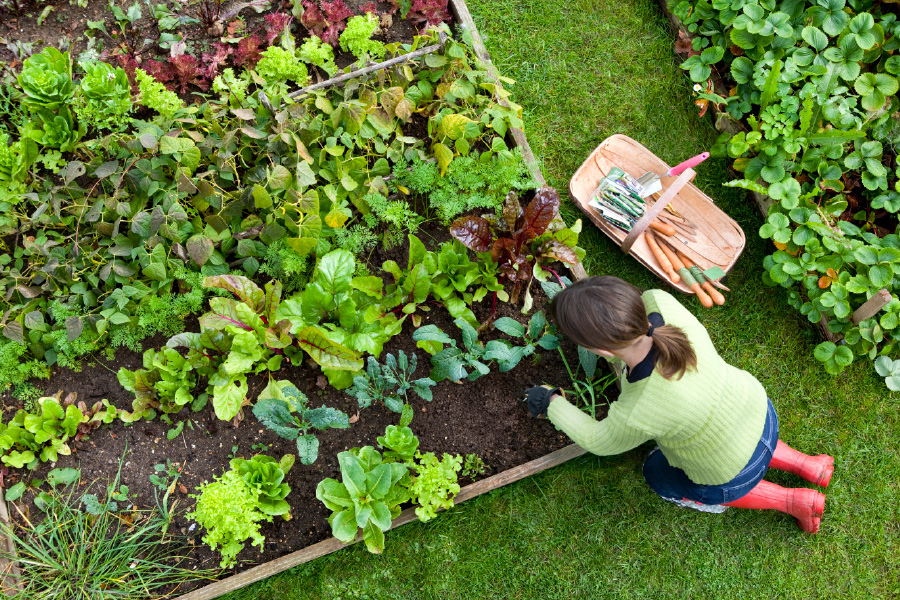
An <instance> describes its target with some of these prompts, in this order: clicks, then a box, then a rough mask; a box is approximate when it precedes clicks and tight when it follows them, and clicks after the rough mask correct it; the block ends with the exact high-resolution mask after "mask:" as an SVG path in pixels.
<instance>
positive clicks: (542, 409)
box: [525, 385, 565, 417]
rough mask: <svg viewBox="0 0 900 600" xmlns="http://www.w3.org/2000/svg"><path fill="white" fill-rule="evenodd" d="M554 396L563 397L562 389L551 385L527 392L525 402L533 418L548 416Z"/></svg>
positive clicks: (539, 386) (536, 387) (530, 389)
mask: <svg viewBox="0 0 900 600" xmlns="http://www.w3.org/2000/svg"><path fill="white" fill-rule="evenodd" d="M553 396H563V397H565V395H564V394H563V391H562V389H561V388H554V387H550V386H549V385H538V386H535V387H530V388H528V389H527V390H525V402H526V404H528V412H530V413H531V416H532V417H541V416H544V417H546V416H547V407H548V406H550V401H551V400H552V399H553Z"/></svg>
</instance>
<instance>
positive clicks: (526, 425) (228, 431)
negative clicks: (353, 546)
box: [0, 225, 615, 591]
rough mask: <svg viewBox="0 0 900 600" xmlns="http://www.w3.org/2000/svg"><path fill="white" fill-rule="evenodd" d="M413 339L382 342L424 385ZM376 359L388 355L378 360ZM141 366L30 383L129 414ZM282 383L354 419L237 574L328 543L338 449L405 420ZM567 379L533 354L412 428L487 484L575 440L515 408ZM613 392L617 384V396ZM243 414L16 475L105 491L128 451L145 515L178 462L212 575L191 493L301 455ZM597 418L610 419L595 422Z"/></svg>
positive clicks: (110, 443) (493, 334) (130, 356)
mask: <svg viewBox="0 0 900 600" xmlns="http://www.w3.org/2000/svg"><path fill="white" fill-rule="evenodd" d="M419 237H420V238H421V239H422V240H423V241H425V243H426V245H427V246H429V247H430V248H432V249H433V248H434V246H436V245H437V243H439V242H441V241H445V240H446V239H448V238H449V235H448V233H447V230H446V228H443V227H441V226H440V225H435V226H432V227H429V228H428V229H427V230H424V231H420V232H419ZM407 255H408V248H407V247H395V248H392V249H389V250H384V249H377V250H375V251H374V252H373V253H372V255H371V256H370V257H369V264H370V265H372V266H373V269H372V271H373V272H378V270H377V268H375V267H376V266H378V265H380V264H381V263H382V262H383V261H385V260H388V259H393V260H396V261H397V262H398V263H399V264H401V265H405V264H406V260H407ZM532 291H533V292H536V298H535V310H541V308H542V306H543V305H544V303H545V301H546V298H545V297H544V295H543V293H542V292H541V291H540V288H539V287H537V286H534V287H533V289H532ZM491 306H492V298H491V296H488V297H487V298H485V300H484V301H482V302H481V303H480V304H478V305H476V306H474V307H473V310H474V312H475V315H476V317H477V318H478V319H479V320H481V321H484V320H486V319H487V318H488V317H489V315H490V313H491ZM424 315H425V318H424V319H423V321H422V324H423V325H425V324H429V323H434V324H436V325H438V326H439V327H440V328H441V329H442V330H444V331H446V332H448V333H450V335H454V336H455V337H457V339H459V335H458V329H457V328H456V326H455V325H453V323H452V318H451V317H450V315H449V314H448V313H447V312H446V309H444V308H443V307H442V306H440V305H434V306H433V307H432V310H430V311H428V312H427V313H424ZM501 316H509V317H512V318H515V319H518V320H520V321H522V322H526V321H527V319H528V318H529V317H527V316H523V315H522V314H521V312H520V310H519V308H518V307H513V306H511V305H509V304H507V303H503V302H498V303H497V305H496V315H495V317H497V318H499V317H501ZM191 321H192V322H193V324H192V325H189V328H190V329H196V327H197V325H196V321H194V320H193V319H192V320H191ZM412 332H413V325H412V323H411V321H410V320H407V322H406V323H405V324H404V327H403V331H402V332H401V334H400V335H398V336H396V337H394V338H393V339H392V340H391V341H390V342H388V344H386V346H385V352H391V353H394V354H395V355H396V354H397V353H398V351H400V350H403V351H404V352H406V353H407V354H413V353H415V354H417V356H418V368H417V370H416V373H415V375H414V376H415V377H417V378H418V377H426V376H427V375H428V373H429V371H430V368H431V365H430V360H429V356H428V355H427V354H426V353H425V352H424V351H423V350H420V349H418V348H416V346H415V342H414V341H413V340H412V337H411V336H412ZM501 337H504V334H502V333H501V332H499V331H497V330H494V331H490V332H487V333H483V334H481V336H480V339H481V340H482V341H487V340H490V339H495V338H501ZM163 343H164V340H162V339H153V340H147V343H146V344H145V346H146V347H152V346H160V345H162V344H163ZM562 344H563V345H562V349H563V352H564V353H565V354H566V356H567V359H568V361H569V364H570V365H572V366H573V368H574V366H575V365H576V364H577V361H578V359H577V351H576V349H575V347H574V346H573V345H572V344H571V343H570V342H568V341H567V340H562ZM381 358H382V359H383V355H382V357H381ZM140 366H141V355H139V354H137V353H134V352H130V351H127V350H120V351H119V352H118V353H117V354H116V355H115V358H114V360H112V361H108V362H107V361H101V360H97V361H95V362H93V363H89V364H85V366H84V368H83V370H82V371H81V372H78V373H75V372H72V371H70V370H67V369H57V371H56V372H55V373H54V374H53V376H52V377H51V378H50V380H49V381H35V382H34V383H35V384H36V385H37V386H38V387H40V388H41V389H43V390H45V391H47V392H49V393H55V392H56V391H57V390H62V391H63V393H64V394H68V393H70V392H76V393H77V394H78V399H79V400H85V401H86V402H87V403H88V404H89V405H90V404H91V403H93V402H95V401H97V400H100V399H103V398H107V399H109V401H110V402H111V403H112V404H114V405H115V406H116V407H118V408H126V409H130V408H131V401H132V400H133V397H132V396H131V394H129V393H128V392H126V391H125V390H124V389H123V388H122V387H121V386H120V385H119V383H118V381H117V379H116V371H117V370H118V369H119V368H121V367H126V368H129V369H135V368H140ZM276 377H277V378H278V379H288V380H290V381H291V382H293V383H294V384H295V385H296V386H297V387H298V388H299V389H300V390H301V391H303V392H304V393H305V394H306V395H307V396H308V398H309V401H310V405H311V406H312V407H316V406H321V405H326V406H332V407H335V408H338V409H340V410H342V411H344V412H346V413H347V414H348V415H351V420H352V421H355V422H354V423H353V425H351V427H350V428H349V429H344V430H329V431H326V432H323V433H318V434H317V437H318V438H319V440H320V443H321V446H320V449H319V458H318V460H317V461H316V462H315V463H314V464H313V465H310V466H304V465H301V464H300V462H299V461H297V463H296V464H295V465H294V467H293V468H292V470H291V471H290V472H289V473H288V475H287V479H286V482H287V483H288V484H289V485H290V486H291V490H292V491H291V493H290V495H289V496H288V497H287V500H288V501H289V503H290V505H291V515H292V519H291V520H290V521H284V520H282V519H281V518H276V520H275V521H274V522H273V523H267V524H264V525H263V527H262V533H263V534H264V535H265V537H266V543H265V547H264V548H263V551H262V552H259V551H258V550H257V549H256V548H251V547H249V546H247V547H246V548H245V549H244V551H242V552H241V554H240V555H239V559H240V561H239V563H238V565H237V566H236V567H235V569H234V572H239V571H241V570H244V569H246V568H248V567H249V566H252V565H253V564H256V563H261V562H266V561H269V560H273V559H275V558H278V557H279V556H283V555H284V554H287V553H290V552H293V551H296V550H299V549H301V548H303V547H305V546H308V545H310V544H313V543H315V542H318V541H321V540H324V539H326V538H328V537H330V536H331V530H330V526H329V524H328V522H327V517H328V515H329V514H330V511H329V510H328V509H326V508H325V506H324V505H323V504H322V503H321V502H319V501H318V500H317V499H316V497H315V488H316V485H317V484H318V483H319V481H321V480H322V479H324V478H326V477H335V478H338V479H339V478H340V473H339V468H338V464H337V453H338V452H341V451H343V450H348V449H350V448H353V447H359V446H365V445H372V446H376V447H377V442H376V438H377V437H378V436H380V435H382V434H383V432H384V429H385V427H386V426H387V425H390V424H395V423H397V420H398V417H399V415H398V414H397V413H393V412H391V411H389V410H387V409H386V408H384V407H383V406H380V405H373V406H372V407H370V408H367V409H364V410H360V409H359V408H358V405H357V401H356V400H355V399H354V398H352V397H350V396H349V395H348V394H347V393H346V392H344V391H339V390H335V389H334V388H331V387H329V386H327V382H326V380H325V378H324V376H322V374H321V371H320V370H319V369H318V367H313V366H308V365H290V366H288V367H285V368H283V369H282V370H281V371H279V372H278V373H277V374H276ZM266 381H267V380H266V379H265V378H263V377H254V378H251V379H250V394H249V397H250V398H251V399H255V398H256V396H257V395H258V393H259V392H260V390H261V389H262V388H263V387H264V386H265V385H266ZM568 382H569V378H568V374H567V370H566V367H565V364H564V363H563V360H562V359H561V358H560V354H559V352H558V351H552V352H546V351H541V353H540V354H538V355H536V356H534V357H531V358H526V359H525V360H523V362H522V363H520V364H519V365H518V366H517V367H516V368H515V369H513V370H512V371H509V372H507V373H500V372H498V371H496V370H492V372H491V373H490V374H489V375H487V376H485V377H482V378H480V379H477V380H476V381H474V382H469V381H465V382H464V383H462V384H457V383H454V382H449V381H445V382H442V383H440V384H438V385H437V387H435V388H433V390H434V399H433V401H431V402H426V401H424V400H422V399H421V398H419V397H418V396H416V395H415V394H411V397H410V403H411V405H412V406H413V407H414V409H415V417H414V419H413V421H412V424H411V427H412V429H413V431H414V432H415V434H416V435H417V436H418V437H419V440H420V446H419V447H420V449H421V450H422V451H424V452H427V451H432V452H435V453H436V454H438V456H440V455H441V453H444V452H448V453H451V454H462V455H466V454H476V455H477V456H479V457H480V458H481V459H482V460H483V461H484V462H485V464H487V465H489V468H488V470H487V471H486V472H485V473H484V474H483V475H482V476H481V477H479V478H482V477H486V476H489V475H492V474H495V473H499V472H501V471H504V470H507V469H510V468H512V467H515V466H517V465H521V464H523V463H525V462H528V461H530V460H533V459H535V458H538V457H540V456H543V455H546V454H548V453H549V452H552V451H554V450H557V449H559V448H562V447H563V446H565V445H567V444H568V443H569V440H568V439H567V438H566V436H565V435H563V434H562V433H560V432H558V431H556V429H555V428H554V427H553V425H552V424H551V423H550V422H549V421H547V420H545V419H533V418H531V417H530V416H529V414H528V410H527V408H526V407H525V404H524V403H523V402H521V401H520V400H521V399H522V397H523V391H524V390H525V388H526V387H528V386H530V385H535V384H541V383H548V384H554V385H561V386H566V385H567V384H568ZM612 390H613V388H610V392H611V394H613V395H614V394H615V392H614V391H612ZM198 391H199V390H198ZM610 399H612V398H610ZM2 402H5V403H6V405H5V406H3V410H4V412H6V413H7V414H6V418H7V419H8V418H10V417H11V415H12V413H13V411H14V410H15V409H16V408H20V406H16V405H14V404H12V403H13V402H14V401H12V400H10V399H9V398H8V396H7V397H6V398H5V399H0V403H2ZM243 416H244V420H243V422H242V423H240V425H238V426H237V427H235V426H234V425H233V424H232V423H230V422H223V421H220V420H218V419H217V418H216V417H215V415H214V413H213V411H212V407H211V406H207V407H206V408H205V409H203V410H202V411H200V412H199V413H193V414H191V413H189V410H188V409H185V410H184V411H182V413H180V414H179V415H173V419H175V420H176V421H180V420H185V419H187V422H186V426H185V427H184V429H183V431H182V432H181V434H180V435H178V436H177V437H175V439H173V440H171V441H170V440H168V439H167V437H166V432H167V431H168V430H170V429H171V427H172V426H171V425H168V424H166V423H163V422H162V421H160V420H159V419H156V420H154V421H151V422H145V421H141V422H138V423H135V424H132V425H128V426H126V425H124V424H122V423H121V422H119V421H116V422H114V423H113V424H112V425H109V426H103V427H102V428H101V429H99V430H97V431H96V432H94V433H93V435H91V437H90V439H88V440H83V441H81V442H77V443H74V449H75V452H74V453H73V454H72V455H71V456H68V457H60V460H59V462H58V463H56V464H45V465H41V466H40V467H39V468H38V469H37V470H36V471H35V472H34V473H31V474H24V473H23V474H20V475H19V476H21V477H25V478H26V479H28V478H38V479H44V478H45V476H46V473H47V471H49V470H50V469H51V468H54V467H79V468H80V469H81V473H82V481H83V482H91V481H94V480H100V482H102V483H103V484H104V485H105V482H106V481H108V480H111V478H112V477H114V476H115V472H116V469H117V466H118V463H119V461H120V460H121V459H122V457H123V455H124V456H125V457H124V463H123V465H124V466H123V469H122V483H123V484H125V485H127V486H128V489H129V491H130V493H131V494H132V496H131V501H132V502H133V503H134V504H135V506H137V507H138V508H150V507H152V506H154V491H155V490H154V487H153V485H152V484H151V483H150V480H149V476H150V475H151V474H153V473H154V470H153V468H154V465H157V464H165V463H166V460H170V461H172V463H175V464H177V465H180V466H183V474H182V476H181V479H180V482H181V483H182V484H183V485H184V486H185V487H184V488H182V489H180V490H179V491H177V492H176V493H175V497H177V498H178V499H179V500H180V501H179V506H178V508H179V510H178V512H179V517H178V518H177V520H176V528H175V531H176V532H179V531H180V533H182V534H185V535H187V543H188V544H189V547H188V548H186V552H187V553H189V555H190V557H191V560H192V561H194V564H195V565H196V566H198V567H200V568H212V567H216V566H217V565H218V562H219V560H220V557H219V556H218V554H217V553H214V552H212V551H210V550H209V548H208V547H207V546H205V545H204V544H203V543H202V541H201V539H200V538H201V537H202V535H203V533H204V532H203V531H202V530H197V529H194V528H192V527H191V525H192V523H191V522H190V521H188V520H187V519H185V518H184V517H183V515H184V514H185V513H186V512H187V511H188V510H189V509H190V508H191V507H192V506H193V504H194V499H193V498H191V497H190V496H189V495H188V494H192V493H196V492H195V488H196V487H197V486H198V485H199V484H200V483H201V482H202V481H204V480H211V479H212V478H213V477H214V476H217V475H220V474H222V473H223V472H224V471H225V470H226V469H227V468H228V463H229V460H230V459H231V458H232V457H235V456H240V457H244V458H249V457H251V456H253V455H254V454H260V453H261V454H267V455H269V456H273V457H276V458H278V457H281V456H282V455H284V454H288V453H290V454H296V446H295V445H294V443H293V442H291V441H287V440H284V439H282V438H279V437H278V436H276V435H275V434H273V433H272V432H270V431H269V430H267V429H266V428H265V427H263V426H262V425H261V424H260V423H259V422H258V421H257V420H256V419H255V417H254V416H253V414H252V412H251V411H250V410H249V407H245V409H244V413H243ZM601 416H603V415H598V417H601ZM126 449H127V454H125V452H126ZM16 475H17V474H16V473H12V474H11V477H8V478H7V484H6V485H7V486H8V485H11V484H13V483H15V481H17V480H18V479H17V477H16ZM468 483H471V480H464V479H461V480H460V484H461V485H466V484H468ZM82 485H84V484H82ZM98 490H99V492H100V493H102V489H99V487H98V489H95V490H94V493H98ZM34 492H35V490H29V491H28V492H27V493H26V495H25V496H24V497H23V499H22V500H21V501H19V502H17V503H16V504H17V505H18V507H19V509H20V510H21V511H22V512H23V513H25V514H30V515H34V514H36V512H37V511H36V509H35V508H34V505H33V504H32V498H33V495H34ZM185 492H187V494H186V493H185ZM11 512H12V513H14V515H15V513H16V512H17V511H16V510H14V509H13V508H12V507H11ZM388 543H390V542H389V541H388ZM225 575H227V574H225ZM223 576H224V575H223ZM182 591H183V589H182Z"/></svg>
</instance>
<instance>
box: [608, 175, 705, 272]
mask: <svg viewBox="0 0 900 600" xmlns="http://www.w3.org/2000/svg"><path fill="white" fill-rule="evenodd" d="M696 174H697V173H696V172H695V171H694V170H693V169H691V168H687V169H685V170H684V171H683V172H682V173H681V175H679V176H678V177H677V178H676V179H675V181H673V182H672V185H670V186H669V187H668V188H667V189H666V191H665V192H663V193H662V195H661V196H660V197H659V200H657V201H656V202H655V203H654V204H653V206H651V207H650V208H649V209H648V210H647V212H645V213H644V216H642V217H641V218H640V219H638V222H637V223H635V224H634V227H632V228H631V231H629V232H628V235H626V236H625V239H624V240H622V245H621V246H620V247H621V248H622V252H624V253H625V254H628V253H629V252H631V247H632V246H633V245H634V242H635V241H636V240H637V239H638V236H640V235H641V234H642V233H644V230H645V229H647V227H648V226H649V225H650V223H651V222H652V221H653V219H655V218H656V217H657V216H659V213H661V212H662V211H663V209H664V208H665V207H666V206H668V205H669V202H671V201H672V198H674V197H675V196H676V195H677V194H678V192H680V191H681V188H683V187H684V186H685V185H686V184H687V183H688V182H689V181H690V180H691V179H693V178H694V175H696Z"/></svg>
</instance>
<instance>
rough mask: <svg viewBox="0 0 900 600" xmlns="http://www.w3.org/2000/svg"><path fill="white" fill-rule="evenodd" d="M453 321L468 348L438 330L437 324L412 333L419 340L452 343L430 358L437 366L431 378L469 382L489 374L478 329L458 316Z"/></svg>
mask: <svg viewBox="0 0 900 600" xmlns="http://www.w3.org/2000/svg"><path fill="white" fill-rule="evenodd" d="M453 323H454V324H455V325H456V326H457V327H459V328H460V329H461V330H462V339H463V345H464V346H465V349H463V348H459V347H457V345H456V340H454V339H453V338H451V337H450V336H448V335H447V334H446V333H444V332H443V331H441V330H440V329H438V327H437V325H426V326H425V327H420V328H418V329H417V330H416V331H415V333H413V339H414V340H415V341H416V342H432V343H437V344H439V345H442V344H450V347H449V348H444V349H442V350H440V351H439V352H438V353H437V354H435V355H434V356H432V357H431V364H432V365H434V368H433V369H432V370H431V378H432V379H434V380H435V381H443V380H444V379H449V380H451V381H459V380H461V379H462V378H464V377H465V378H467V379H468V380H469V381H475V380H476V379H478V378H479V377H481V376H482V375H487V374H488V373H490V369H489V368H488V366H487V365H486V364H485V363H483V362H481V360H482V359H484V358H485V347H484V344H482V343H481V342H479V341H478V332H477V331H475V328H474V327H472V326H471V325H469V324H468V323H466V322H465V321H464V320H462V319H456V320H455V321H453ZM467 369H472V371H471V372H469V371H468V370H467Z"/></svg>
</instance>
